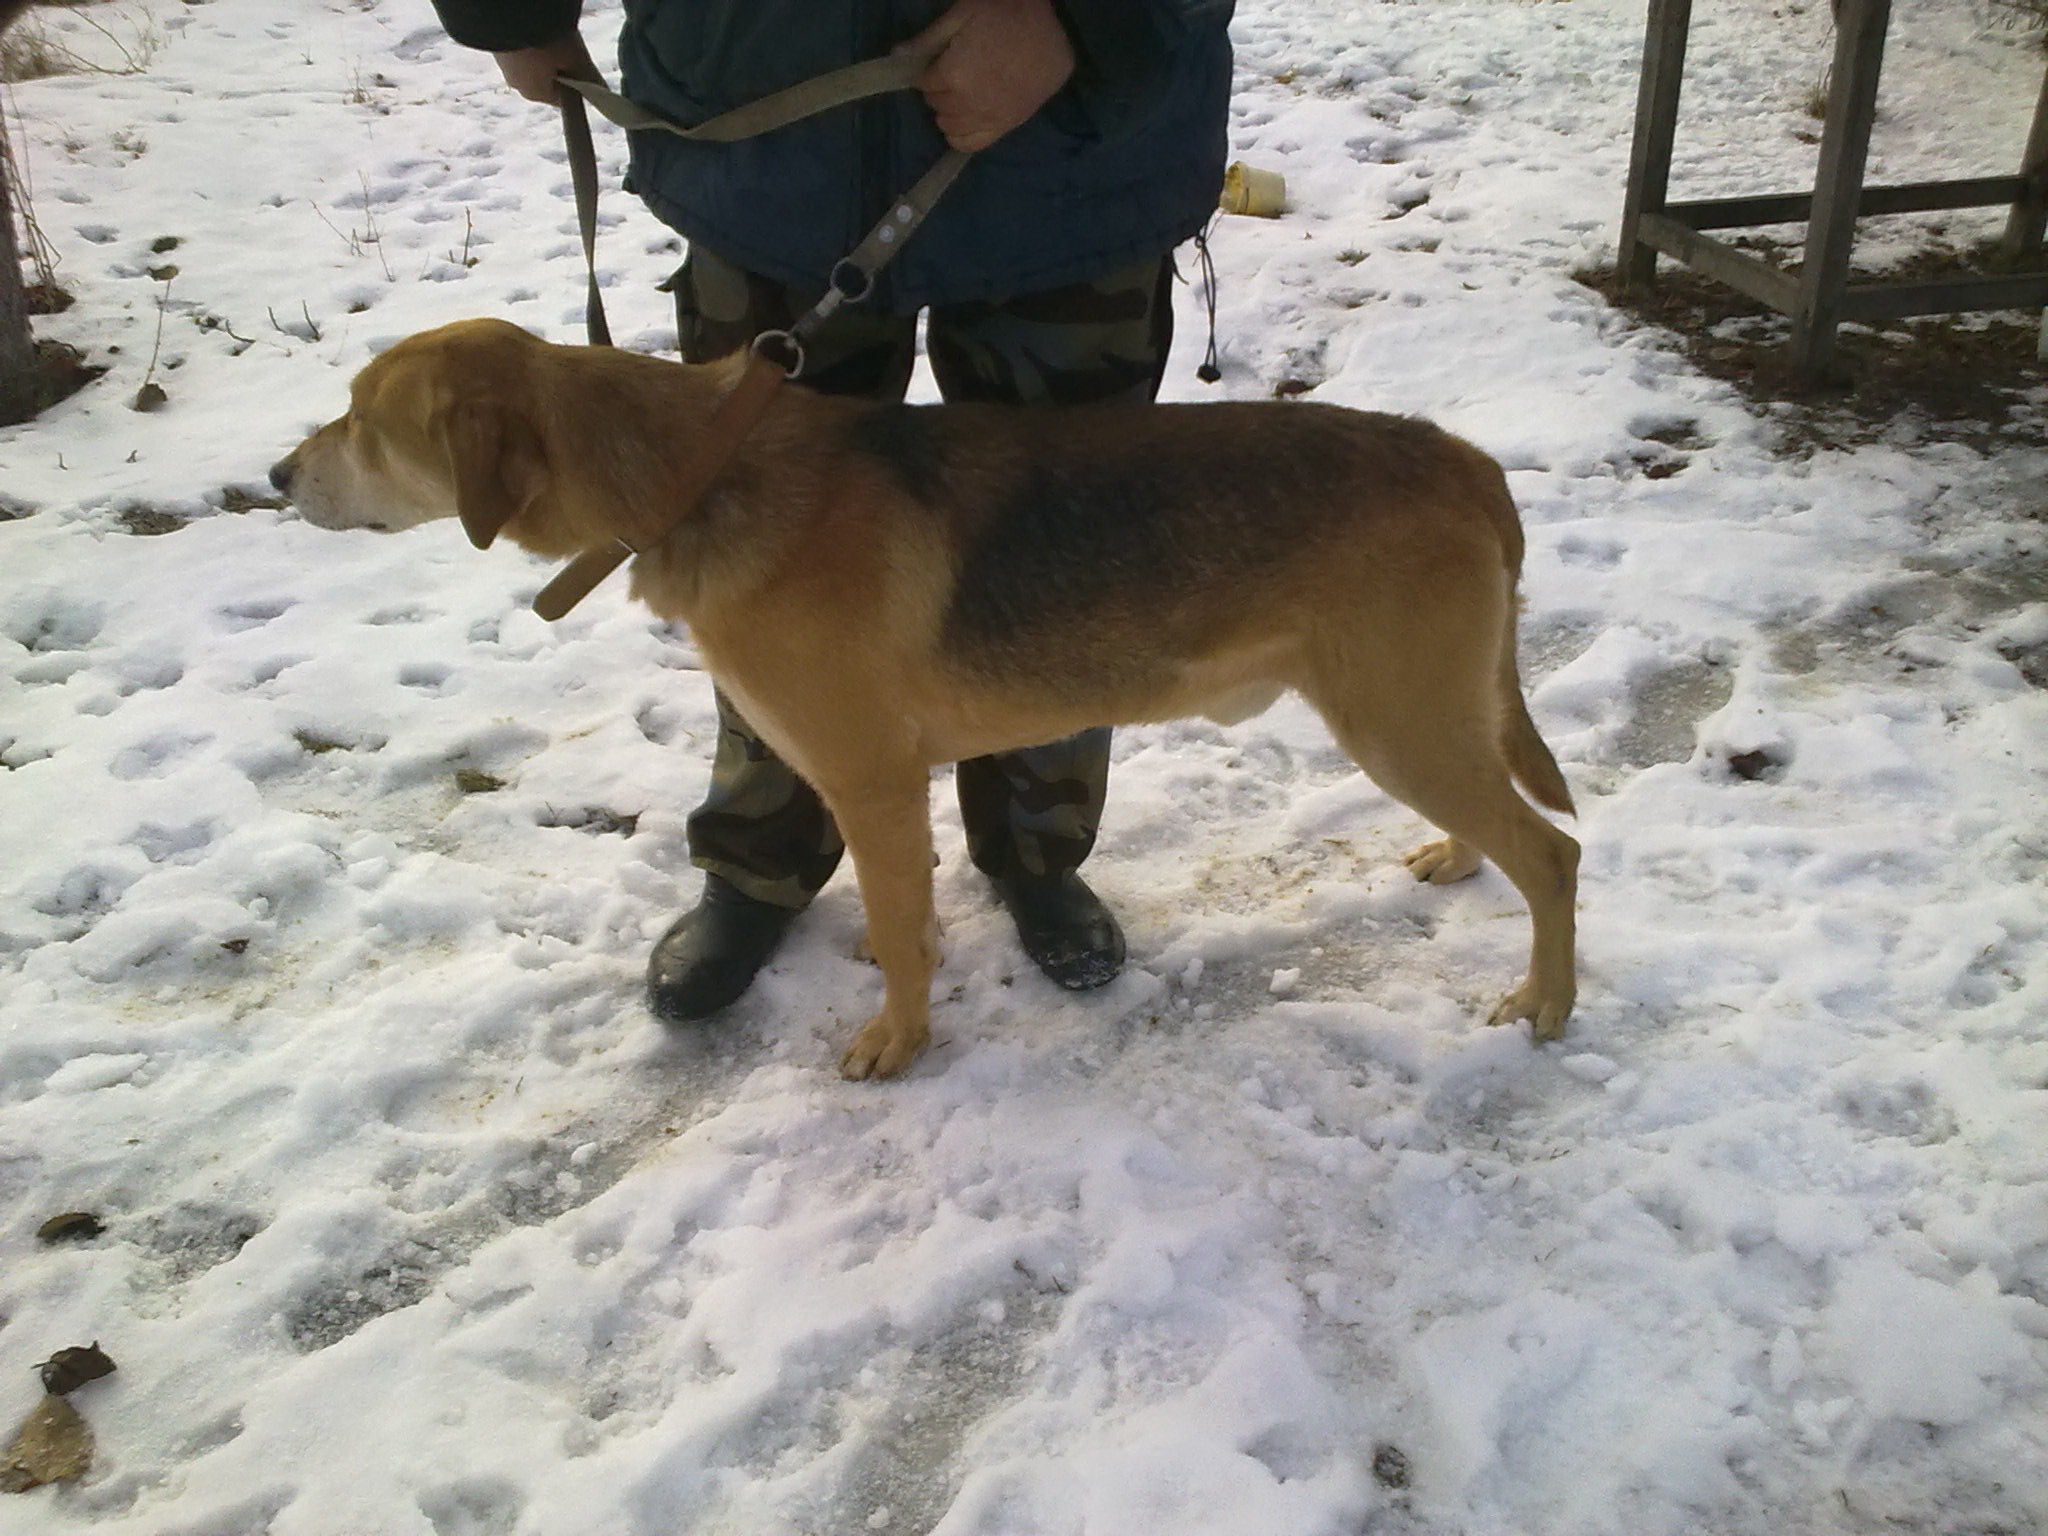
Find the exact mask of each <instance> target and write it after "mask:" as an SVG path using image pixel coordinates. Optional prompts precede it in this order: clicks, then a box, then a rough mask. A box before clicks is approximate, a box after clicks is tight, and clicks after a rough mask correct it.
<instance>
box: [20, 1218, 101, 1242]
mask: <svg viewBox="0 0 2048 1536" xmlns="http://www.w3.org/2000/svg"><path fill="white" fill-rule="evenodd" d="M106 1230H107V1224H106V1223H105V1222H103V1221H101V1220H100V1219H99V1217H97V1216H95V1215H93V1213H92V1212H91V1211H66V1212H65V1213H64V1214H63V1215H62V1216H52V1217H51V1218H50V1219H49V1220H48V1221H46V1222H44V1223H43V1224H42V1225H41V1226H40V1227H37V1228H36V1237H37V1238H38V1239H40V1240H41V1241H43V1242H46V1243H82V1242H84V1241H85V1240H86V1239H87V1238H92V1237H98V1236H99V1235H100V1234H101V1233H102V1232H104V1231H106Z"/></svg>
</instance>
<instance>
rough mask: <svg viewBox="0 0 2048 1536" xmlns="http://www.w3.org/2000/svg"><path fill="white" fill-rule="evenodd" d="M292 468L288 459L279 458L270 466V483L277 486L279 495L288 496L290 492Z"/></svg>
mask: <svg viewBox="0 0 2048 1536" xmlns="http://www.w3.org/2000/svg"><path fill="white" fill-rule="evenodd" d="M292 469H293V465H292V461H291V460H290V459H279V460H278V461H277V462H276V463H275V464H273V465H271V466H270V483H271V484H272V485H274V486H276V487H277V492H278V494H279V495H280V496H289V495H291V493H292Z"/></svg>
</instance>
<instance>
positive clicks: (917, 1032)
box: [839, 1013, 931, 1083]
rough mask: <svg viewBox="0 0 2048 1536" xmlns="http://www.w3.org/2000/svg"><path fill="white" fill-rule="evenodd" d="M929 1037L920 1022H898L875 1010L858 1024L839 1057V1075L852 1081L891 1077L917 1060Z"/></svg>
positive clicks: (927, 1031)
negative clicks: (856, 1033)
mask: <svg viewBox="0 0 2048 1536" xmlns="http://www.w3.org/2000/svg"><path fill="white" fill-rule="evenodd" d="M930 1038H931V1031H930V1030H929V1029H928V1028H926V1027H925V1026H924V1025H922V1024H918V1025H901V1024H897V1023H895V1022H894V1021H892V1020H891V1019H890V1018H889V1016H888V1015H887V1014H880V1013H878V1014H876V1015H875V1016H874V1017H873V1018H872V1019H869V1020H868V1021H867V1023H866V1024H865V1025H864V1026H862V1028H861V1032H860V1033H859V1034H858V1035H855V1036H854V1037H853V1044H852V1045H850V1046H848V1047H847V1048H846V1054H845V1055H844V1056H842V1057H840V1058H839V1075H840V1076H841V1077H844V1078H846V1079H848V1080H849V1081H852V1082H856V1083H862V1082H866V1081H867V1080H868V1079H869V1078H871V1077H894V1076H896V1074H897V1073H899V1072H901V1071H902V1070H903V1069H904V1068H905V1067H907V1066H909V1065H910V1064H911V1063H912V1062H913V1061H915V1060H917V1057H918V1053H919V1052H921V1051H922V1050H923V1049H924V1047H925V1042H926V1041H928V1040H929V1039H930Z"/></svg>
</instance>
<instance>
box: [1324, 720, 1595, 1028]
mask: <svg viewBox="0 0 2048 1536" xmlns="http://www.w3.org/2000/svg"><path fill="white" fill-rule="evenodd" d="M1440 680H1441V679H1440ZM1460 695H1462V697H1461V696H1460ZM1310 698H1311V702H1313V703H1315V704H1316V705H1317V707H1318V708H1319V709H1320V710H1321V711H1322V713H1323V717H1324V718H1325V719H1326V720H1327V721H1329V723H1330V728H1331V730H1332V732H1333V733H1334V734H1335V735H1336V737H1337V741H1338V744H1339V745H1340V746H1342V747H1343V748H1344V750H1345V751H1346V752H1348V753H1350V754H1351V758H1352V761H1354V762H1356V763H1357V764H1358V766H1359V767H1361V768H1363V769H1364V770H1365V772H1366V774H1367V775H1368V776H1369V777H1370V778H1371V779H1372V780H1373V782H1374V783H1376V784H1378V785H1379V786H1380V788H1382V789H1384V790H1385V791H1386V792H1387V793H1388V794H1390V795H1392V796H1393V797H1394V798H1395V799H1397V800H1399V801H1401V802H1402V803H1403V804H1405V805H1407V806H1408V807H1409V808H1410V809H1412V810H1414V811H1416V812H1418V813H1419V814H1421V815H1422V816H1424V817H1426V818H1428V819H1429V820H1430V821H1432V822H1435V823H1436V825H1437V826H1439V827H1441V828H1443V830H1444V831H1445V832H1447V833H1449V834H1450V836H1449V837H1448V838H1446V839H1445V840H1444V841H1442V842H1439V843H1432V844H1430V845H1428V846H1427V847H1424V848H1421V849H1418V850H1416V851H1415V852H1414V853H1412V854H1410V855H1409V857H1408V865H1409V868H1410V869H1412V870H1413V871H1414V872H1415V874H1416V875H1417V877H1418V878H1420V879H1425V880H1430V881H1433V882H1435V883H1438V884H1442V883H1444V882H1446V881H1448V880H1454V879H1460V878H1463V877H1464V876H1465V875H1469V874H1471V873H1472V872H1473V871H1474V870H1476V869H1477V868H1478V867H1479V860H1480V859H1481V858H1482V857H1484V858H1488V859H1491V860H1493V862H1494V863H1495V864H1497V865H1499V866H1500V869H1501V871H1502V872H1503V873H1504V874H1505V875H1506V876H1507V877H1508V879H1509V880H1510V881H1512V882H1513V883H1514V886H1515V889H1516V890H1518V891H1520V892H1521V893H1522V899H1523V900H1524V901H1526V902H1527V903H1528V904H1529V917H1530V923H1531V928H1532V933H1531V939H1530V947H1529V974H1528V977H1527V979H1526V980H1524V981H1523V983H1522V985H1521V986H1519V987H1518V988H1516V989H1515V990H1514V991H1513V992H1512V993H1510V994H1509V995H1508V996H1507V997H1506V998H1505V999H1503V1000H1502V1001H1501V1003H1500V1004H1499V1005H1498V1006H1497V1007H1495V1008H1494V1010H1493V1012H1492V1014H1491V1016H1490V1017H1489V1019H1488V1022H1489V1023H1493V1024H1506V1023H1510V1022H1512V1021H1514V1020H1516V1019H1528V1020H1530V1021H1531V1022H1532V1024H1533V1025H1534V1029H1535V1035H1536V1038H1537V1039H1538V1040H1555V1039H1559V1038H1560V1037H1562V1036H1563V1034H1564V1021H1565V1017H1566V1016H1567V1015H1568V1014H1569V1013H1570V1012H1571V1010H1572V1003H1573V1000H1574V998H1575V997H1576V995H1577V979H1576V959H1575V954H1574V950H1575V945H1576V932H1575V929H1576V918H1575V915H1574V907H1575V904H1576V901H1577V897H1578V867H1579V845H1578V843H1577V841H1576V840H1575V839H1573V838H1572V837H1571V836H1570V835H1569V834H1568V833H1565V832H1563V831H1560V830H1559V829H1558V828H1556V827H1554V826H1552V825H1551V824H1550V823H1549V822H1547V821H1545V820H1544V819H1543V818H1542V817H1541V816H1539V815H1537V814H1536V812H1535V811H1534V810H1533V809H1531V808H1530V806H1529V803H1528V802H1527V801H1526V800H1524V799H1523V798H1522V797H1521V795H1520V794H1518V793H1517V792H1516V790H1515V787H1514V783H1513V779H1512V777H1511V775H1510V772H1509V768H1508V764H1507V761H1506V758H1505V757H1504V755H1503V752H1502V746H1501V742H1500V739H1499V732H1498V729H1497V725H1496V720H1497V716H1496V713H1495V711H1494V710H1493V709H1492V708H1491V707H1489V706H1490V704H1491V701H1490V700H1486V699H1484V697H1483V690H1480V689H1470V690H1464V689H1458V688H1456V687H1455V686H1453V687H1451V688H1449V689H1448V690H1445V691H1441V692H1440V691H1435V690H1424V689H1414V690H1407V691H1404V692H1403V693H1402V695H1401V697H1399V698H1394V697H1390V696H1387V695H1386V694H1384V693H1383V694H1382V696H1380V697H1378V698H1375V699H1372V700H1370V701H1367V700H1363V699H1358V698H1352V699H1347V700H1345V701H1344V702H1342V703H1332V702H1331V701H1329V700H1327V699H1318V698H1316V697H1315V695H1314V694H1313V693H1311V695H1310Z"/></svg>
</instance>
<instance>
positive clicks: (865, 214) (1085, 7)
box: [434, 0, 1233, 310]
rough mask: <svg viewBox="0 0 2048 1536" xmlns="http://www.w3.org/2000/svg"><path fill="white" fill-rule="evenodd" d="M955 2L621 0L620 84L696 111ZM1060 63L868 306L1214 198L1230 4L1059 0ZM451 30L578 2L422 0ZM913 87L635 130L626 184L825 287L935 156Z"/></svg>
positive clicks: (667, 108)
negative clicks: (725, 120)
mask: <svg viewBox="0 0 2048 1536" xmlns="http://www.w3.org/2000/svg"><path fill="white" fill-rule="evenodd" d="M947 4H948V0H844V3H839V4H826V3H821V0H809V3H806V0H626V21H625V27H624V30H623V31H622V33H621V35H620V41H619V69H620V74H621V77H622V89H623V90H624V92H625V94H626V95H627V96H629V97H631V98H632V99H633V100H634V101H637V102H639V103H640V104H642V105H643V106H646V107H648V108H649V109H651V110H653V111H655V112H658V113H660V114H661V115H662V116H664V117H666V118H669V119H670V120H671V121H673V122H677V123H682V124H686V125H687V124H692V123H698V122H702V121H704V120H705V119H706V118H709V117H713V116H715V115H717V114H718V113H720V112H723V111H726V110H727V109H729V108H731V107H735V106H739V105H742V104H744V103H746V102H748V101H752V100H754V99H756V98H758V97H761V96H765V95H766V94H768V93H769V92H770V91H774V90H779V89H781V88H782V87H784V86H787V85H792V84H795V83H796V82H797V81H800V80H805V79H808V78H810V77H811V76H813V75H818V74H822V73H824V72H825V71H827V70H830V69H835V68H838V67H839V66H841V65H844V64H850V63H853V62H855V61H856V60H860V59H865V58H872V57H874V56H876V55H878V54H881V53H884V52H886V51H887V50H888V49H889V48H891V47H893V46H894V45H896V44H897V43H900V42H903V41H904V40H906V39H907V38H910V37H912V36H914V35H916V34H917V33H918V32H919V31H921V30H923V28H924V27H925V26H927V25H928V24H929V23H931V22H932V21H933V20H935V19H936V18H937V17H938V15H939V14H940V13H941V12H943V11H944V10H945V9H946V7H947ZM1055 4H1056V8H1057V9H1058V11H1059V14H1060V17H1061V20H1062V22H1063V23H1064V24H1065V25H1066V27H1067V31H1068V34H1069V36H1070V38H1071V39H1072V40H1073V42H1074V47H1075V56H1076V68H1075V74H1074V77H1073V79H1072V80H1070V81H1069V82H1068V84H1067V85H1066V86H1065V87H1064V88H1063V89H1062V90H1061V91H1060V92H1059V93H1058V94H1057V95H1055V96H1054V97H1053V99H1052V100H1051V101H1049V102H1047V103H1046V104H1045V106H1044V107H1043V108H1041V109H1040V111H1039V112H1038V114H1037V115H1036V116H1034V117H1033V118H1032V119H1031V120H1030V121H1029V122H1027V123H1025V124H1024V125H1023V126H1022V127H1020V128H1018V129H1016V130H1015V131H1013V132H1011V133H1010V134H1008V135H1006V136H1005V137H1004V138H1002V139H1000V140H998V141H997V142H996V143H995V144H993V145H991V146H990V147H989V148H988V149H985V150H983V151H982V152H981V153H980V154H979V155H977V156H975V158H974V161H973V163H972V164H970V165H969V166H968V167H967V170H966V171H965V172H964V173H963V174H962V176H961V178H960V180H959V181H958V182H957V183H955V184H954V186H953V188H952V190H950V191H949V192H948V193H947V194H946V196H945V198H944V200H943V201H942V202H941V203H940V204H939V206H938V209H937V210H936V211H935V212H934V213H933V215H932V217H931V219H930V221H929V222H928V223H927V224H926V225H925V227H924V228H923V229H922V230H920V231H919V233H918V234H917V236H916V238H915V239H914V240H912V241H911V243H910V244H909V245H908V246H907V247H906V248H905V250H904V252H903V254H902V255H901V256H900V257H898V258H897V260H896V262H895V264H894V265H893V266H891V267H890V269H889V270H888V272H887V273H885V274H884V277H883V282H882V285H881V287H880V288H879V289H878V291H877V293H876V295H875V299H874V302H877V303H880V304H882V305H885V306H887V307H889V308H892V309H897V310H911V309H916V308H919V307H921V306H923V305H925V304H933V303H938V304H947V303H956V302H960V301H964V300H973V299H992V298H1001V297H1005V296H1007V295H1011V294H1016V293H1029V292H1035V291H1039V290H1043V289H1047V288H1056V287H1060V286H1063V285H1065V284H1068V283H1074V282H1080V281H1084V280H1086V279H1088V278H1092V277H1096V276H1099V275H1101V274H1102V273H1104V272H1107V271H1110V270H1112V269H1114V268H1117V267H1119V266H1123V265H1127V264H1128V263H1131V262H1134V261H1138V260H1141V259H1143V258H1144V257H1147V256H1155V255H1161V254H1164V253H1165V252H1167V251H1169V250H1171V249H1172V248H1173V247H1174V246H1176V245H1178V244H1180V242H1181V241H1183V240H1185V239H1187V238H1188V237H1189V236H1191V235H1193V234H1195V233H1196V232H1197V231H1198V230H1200V229H1201V227H1202V225H1203V224H1204V222H1205V221H1206V220H1207V219H1208V217H1209V215H1210V214H1211V213H1212V212H1214V211H1215V207H1216V196H1217V192H1218V189H1219V188H1220V186H1221V184H1222V179H1223V162H1224V158H1225V151H1226V148H1227V145H1226V137H1225V130H1226V126H1227V117H1228V109H1229V97H1230V75H1231V53H1230V40H1229V36H1228V32H1227V30H1226V29H1227V27H1228V24H1229V20H1230V13H1231V10H1232V6H1233V0H1065V3H1061V0H1055ZM434 5H435V8H436V9H437V10H438V11H439V12H440V14H441V19H442V21H443V23H444V24H445V25H446V26H447V28H448V31H449V33H450V35H452V36H453V37H454V38H455V39H456V41H457V42H460V43H465V44H467V45H469V46H471V47H478V48H488V49H492V50H498V51H502V50H506V49H513V48H525V47H535V46H539V45H541V44H544V43H549V42H553V41H555V40H556V39H558V38H560V37H562V36H564V35H565V34H566V33H567V32H568V31H569V30H570V28H572V27H573V26H575V24H576V19H577V16H578V14H579V11H580V9H581V6H580V0H434ZM944 148H945V141H944V140H943V139H942V138H941V137H940V135H939V132H938V129H937V128H936V127H935V126H934V124H933V122H932V118H931V113H930V110H929V109H928V108H927V107H926V106H925V104H924V101H923V98H922V97H920V96H919V95H918V94H917V93H916V92H914V91H907V92H902V93H899V94H898V95H895V96H892V97H884V98H878V99H875V100H871V101H866V102H860V103H856V104H853V105H851V106H845V107H837V108H834V109H832V110H830V111H828V112H825V113H821V114H820V115H818V116H817V117H813V118H810V119H807V120H806V121H804V122H800V123H795V124H791V125H790V126H789V127H786V128H779V129H777V130H775V131H774V132H772V133H768V134H764V135H762V136H761V137H759V138H756V139H750V140H746V141H744V142H742V143H738V144H732V145H711V144H693V143H691V142H689V141H687V140H684V139H679V138H676V137H675V136H674V135H672V134H665V133H636V134H634V135H633V136H632V146H631V153H632V158H631V168H630V171H629V180H628V185H629V186H630V187H631V188H632V189H633V190H634V191H636V192H637V193H638V194H639V195H640V196H641V197H643V198H644V199H645V200H646V201H647V204H648V206H649V207H650V208H652V209H653V211H654V212H655V214H656V215H657V216H658V217H660V218H661V219H662V221H663V222H664V223H667V224H669V225H670V226H672V227H673V228H675V229H677V230H679V231H681V232H682V233H683V234H684V235H685V236H687V237H688V238H689V239H691V240H693V241H701V242H702V243H703V244H704V245H705V246H706V247H707V248H709V249H711V250H713V251H716V252H717V253H718V254H719V255H721V256H723V257H724V258H726V259H727V260H728V261H731V262H734V263H736V264H737V265H739V266H741V267H744V268H746V269H748V270H750V271H753V272H758V273H761V274H762V275H764V276H767V277H772V278H775V279H777V280H779V281H782V282H788V283H795V284H799V285H802V286H805V287H810V288H816V289H822V288H823V287H824V286H825V282H826V278H827V276H828V274H829V273H830V272H831V269H832V265H833V263H834V262H836V261H837V260H838V259H839V258H840V257H841V256H844V255H845V254H846V253H847V252H848V251H849V250H851V249H852V248H853V246H854V245H855V243H856V242H858V241H859V239H860V238H861V236H862V235H864V234H865V233H866V232H867V230H868V228H869V226H870V225H871V224H873V222H874V221H875V220H876V219H877V218H879V217H880V216H881V214H882V212H883V210H884V209H886V208H887V206H888V204H889V201H890V199H891V198H893V197H895V196H896V195H897V194H899V193H900V192H902V191H903V190H905V189H906V188H907V187H909V186H910V184H911V183H912V182H913V181H915V180H916V179H917V177H918V176H919V175H921V174H922V173H923V172H924V170H925V169H926V168H927V167H929V166H930V165H931V164H932V162H933V161H935V160H936V159H938V157H939V155H940V153H941V152H942V151H943V150H944Z"/></svg>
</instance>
